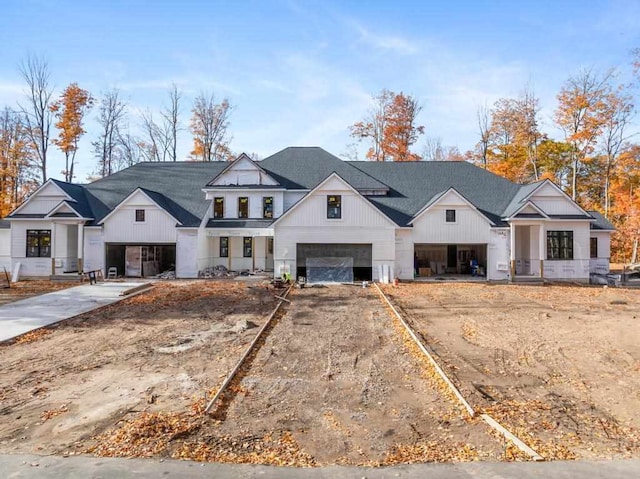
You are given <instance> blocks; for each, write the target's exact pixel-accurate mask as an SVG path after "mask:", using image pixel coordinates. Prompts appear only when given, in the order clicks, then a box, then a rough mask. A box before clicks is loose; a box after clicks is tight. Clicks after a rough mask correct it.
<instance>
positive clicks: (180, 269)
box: [174, 228, 198, 278]
mask: <svg viewBox="0 0 640 479" xmlns="http://www.w3.org/2000/svg"><path fill="white" fill-rule="evenodd" d="M174 231H176V277H178V278H197V277H198V255H197V251H198V230H197V229H195V228H193V229H189V228H185V229H177V230H176V229H175V228H174Z"/></svg>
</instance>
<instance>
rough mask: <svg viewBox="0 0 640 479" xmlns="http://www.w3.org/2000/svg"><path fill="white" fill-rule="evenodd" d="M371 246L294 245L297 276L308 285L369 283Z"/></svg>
mask: <svg viewBox="0 0 640 479" xmlns="http://www.w3.org/2000/svg"><path fill="white" fill-rule="evenodd" d="M371 250H372V248H371V244H333V243H332V244H327V243H298V244H297V245H296V266H297V270H296V273H297V276H299V277H300V276H303V277H305V278H306V280H307V282H309V283H352V282H354V281H371V268H372V259H371V258H372V253H371Z"/></svg>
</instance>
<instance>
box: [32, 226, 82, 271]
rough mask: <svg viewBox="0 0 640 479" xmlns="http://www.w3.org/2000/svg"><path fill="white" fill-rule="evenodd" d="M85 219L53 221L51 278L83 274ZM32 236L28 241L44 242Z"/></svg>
mask: <svg viewBox="0 0 640 479" xmlns="http://www.w3.org/2000/svg"><path fill="white" fill-rule="evenodd" d="M84 224H85V221H84V220H76V219H64V220H58V219H54V220H53V221H52V222H51V238H50V239H51V278H52V279H58V278H59V277H60V276H62V275H64V276H72V275H77V276H79V275H81V274H82V272H83V267H84V247H83V246H84ZM32 236H33V235H32ZM42 240H43V239H42V238H34V237H30V236H29V234H27V241H28V242H36V241H39V242H40V243H41V242H42Z"/></svg>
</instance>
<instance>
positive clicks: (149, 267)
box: [106, 243, 176, 277]
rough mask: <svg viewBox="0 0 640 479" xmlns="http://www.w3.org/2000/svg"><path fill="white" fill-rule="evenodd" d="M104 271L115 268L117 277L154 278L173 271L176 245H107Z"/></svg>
mask: <svg viewBox="0 0 640 479" xmlns="http://www.w3.org/2000/svg"><path fill="white" fill-rule="evenodd" d="M106 259H107V263H106V269H107V271H108V270H109V268H117V270H118V276H131V277H146V276H155V275H157V274H159V273H162V272H163V271H167V270H170V269H175V264H176V245H175V244H164V245H127V244H113V243H107V258H106Z"/></svg>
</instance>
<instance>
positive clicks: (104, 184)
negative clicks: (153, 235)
mask: <svg viewBox="0 0 640 479" xmlns="http://www.w3.org/2000/svg"><path fill="white" fill-rule="evenodd" d="M226 166H228V163H223V162H210V163H209V162H207V163H202V162H166V163H138V164H137V165H134V166H132V167H130V168H127V169H126V170H122V171H119V172H117V173H115V174H113V175H111V176H108V177H106V178H102V179H100V180H98V181H94V182H93V183H90V184H88V185H85V186H84V188H85V190H86V197H87V203H88V204H89V206H90V208H91V210H92V211H93V212H94V217H95V220H94V222H93V223H92V224H95V223H98V222H99V221H100V220H101V219H102V218H104V217H105V216H106V215H107V214H109V212H110V211H111V210H112V209H113V208H115V207H116V206H117V205H118V204H119V203H120V202H121V201H122V200H123V199H125V198H126V197H127V196H129V195H130V194H131V193H133V191H135V190H136V189H137V188H142V189H144V190H145V192H146V193H147V194H149V195H150V196H152V199H153V200H154V201H156V202H157V203H158V204H160V205H161V206H162V207H163V208H166V209H167V211H168V212H169V213H170V214H171V215H172V216H174V217H175V218H176V219H177V220H178V221H179V222H180V223H182V225H183V226H199V225H200V221H201V219H202V218H203V217H204V215H205V213H206V212H207V208H208V207H209V204H210V203H211V202H210V201H207V200H206V199H205V195H204V193H203V192H202V191H200V190H201V188H203V187H204V186H205V185H206V184H207V182H209V180H211V178H213V177H214V176H216V175H217V174H218V173H219V172H220V171H222V169H223V168H225V167H226Z"/></svg>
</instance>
